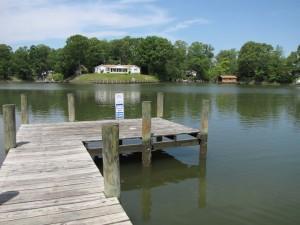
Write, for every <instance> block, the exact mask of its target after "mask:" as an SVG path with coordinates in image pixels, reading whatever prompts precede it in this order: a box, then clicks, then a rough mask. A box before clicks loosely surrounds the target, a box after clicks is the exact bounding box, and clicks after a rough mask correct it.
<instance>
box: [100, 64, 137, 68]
mask: <svg viewBox="0 0 300 225" xmlns="http://www.w3.org/2000/svg"><path fill="white" fill-rule="evenodd" d="M100 66H104V67H121V68H131V67H138V66H136V65H112V64H106V65H99V66H96V67H100Z"/></svg>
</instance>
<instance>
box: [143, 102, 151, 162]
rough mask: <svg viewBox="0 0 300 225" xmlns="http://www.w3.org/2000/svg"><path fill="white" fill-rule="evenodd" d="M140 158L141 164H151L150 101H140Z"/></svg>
mask: <svg viewBox="0 0 300 225" xmlns="http://www.w3.org/2000/svg"><path fill="white" fill-rule="evenodd" d="M142 142H143V151H142V160H143V166H145V167H148V166H150V165H151V102H150V101H144V102H143V103H142Z"/></svg>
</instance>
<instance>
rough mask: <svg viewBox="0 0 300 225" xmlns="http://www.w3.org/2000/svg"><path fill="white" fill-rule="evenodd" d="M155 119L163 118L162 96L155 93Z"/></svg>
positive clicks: (159, 93)
mask: <svg viewBox="0 0 300 225" xmlns="http://www.w3.org/2000/svg"><path fill="white" fill-rule="evenodd" d="M156 107H157V108H156V110H157V117H161V118H162V117H163V115H164V94H163V93H162V92H158V93H157V106H156Z"/></svg>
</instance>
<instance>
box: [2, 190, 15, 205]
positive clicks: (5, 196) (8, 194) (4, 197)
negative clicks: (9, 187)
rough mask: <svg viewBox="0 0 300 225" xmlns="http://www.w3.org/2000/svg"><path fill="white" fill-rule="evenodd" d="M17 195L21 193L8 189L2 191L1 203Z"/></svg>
mask: <svg viewBox="0 0 300 225" xmlns="http://www.w3.org/2000/svg"><path fill="white" fill-rule="evenodd" d="M17 195H19V192H18V191H6V192H3V193H0V205H3V204H4V203H5V202H8V201H10V200H11V199H13V198H14V197H16V196H17Z"/></svg>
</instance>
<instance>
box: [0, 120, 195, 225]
mask: <svg viewBox="0 0 300 225" xmlns="http://www.w3.org/2000/svg"><path fill="white" fill-rule="evenodd" d="M108 122H116V121H115V120H105V121H90V122H68V123H54V124H29V125H22V126H21V127H20V129H19V131H18V133H17V147H16V148H12V149H10V151H9V153H8V155H7V157H6V159H5V161H4V163H3V165H2V167H1V169H0V224H1V225H2V224H3V225H4V224H5V225H26V224H30V225H35V224H36V225H37V224H38V225H40V224H57V225H58V224H64V225H75V224H97V225H99V224H122V225H127V224H131V221H130V219H129V217H128V216H127V214H126V212H125V211H124V209H123V208H122V206H121V204H120V202H119V200H118V199H117V198H106V197H105V194H104V183H103V180H104V179H103V177H102V175H101V173H100V172H99V170H98V168H97V167H96V165H95V164H94V162H93V160H92V158H91V156H90V154H89V153H88V151H87V149H86V147H85V145H84V142H88V141H101V137H102V134H101V130H102V129H101V128H102V125H103V124H105V123H108ZM117 122H118V123H119V128H120V130H119V132H120V133H119V137H120V139H127V138H141V133H142V120H141V119H126V120H120V121H117ZM151 132H152V133H153V136H154V137H160V138H166V137H168V141H163V139H161V141H160V145H159V146H157V147H168V146H172V145H174V146H177V144H180V143H181V144H182V145H185V144H186V145H193V144H195V143H198V139H197V138H196V136H197V134H198V133H199V130H198V129H193V128H188V127H185V126H183V125H180V124H177V123H173V122H170V121H167V120H164V119H161V118H153V119H152V126H151ZM179 134H187V135H191V137H195V138H194V139H192V140H190V141H184V140H183V141H177V139H176V136H177V135H179ZM129 148H130V146H127V147H126V149H129ZM120 149H122V148H120ZM124 149H125V148H124Z"/></svg>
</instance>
